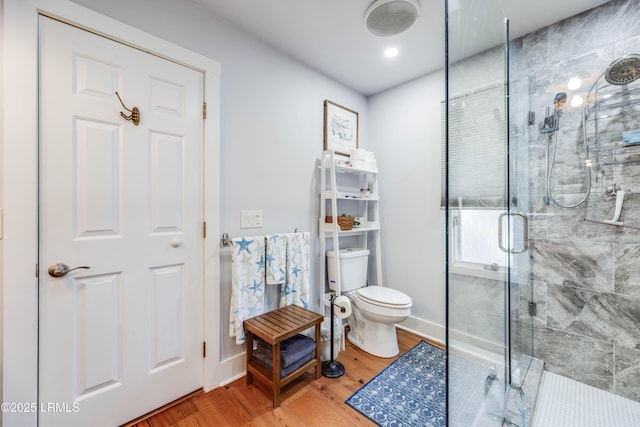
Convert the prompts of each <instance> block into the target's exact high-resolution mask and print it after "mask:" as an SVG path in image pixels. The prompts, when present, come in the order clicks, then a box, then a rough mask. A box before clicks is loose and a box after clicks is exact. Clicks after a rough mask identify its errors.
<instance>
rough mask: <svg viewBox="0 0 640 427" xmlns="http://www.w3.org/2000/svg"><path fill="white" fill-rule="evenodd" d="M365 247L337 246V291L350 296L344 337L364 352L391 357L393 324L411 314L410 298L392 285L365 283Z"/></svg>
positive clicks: (331, 261) (331, 258)
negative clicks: (339, 284)
mask: <svg viewBox="0 0 640 427" xmlns="http://www.w3.org/2000/svg"><path fill="white" fill-rule="evenodd" d="M335 258H336V257H335V252H334V251H328V252H327V273H328V278H329V288H330V289H331V290H334V291H335V290H336V289H335V288H336V268H335V267H336V265H335ZM368 260H369V251H368V250H367V249H355V248H354V249H340V277H341V278H342V280H341V281H340V283H341V289H340V292H341V294H343V295H346V296H347V297H349V299H350V300H351V305H352V308H353V313H352V315H351V316H349V319H348V321H349V327H350V331H349V334H348V335H347V339H348V340H349V341H351V342H352V343H353V344H355V345H356V346H358V347H360V348H361V349H363V350H364V351H366V352H367V353H371V354H373V355H374V356H378V357H393V356H396V355H397V354H398V353H399V349H398V338H397V337H396V328H395V324H396V323H400V322H402V321H403V320H405V319H406V318H407V316H409V314H411V306H412V304H413V303H412V302H411V298H410V297H409V296H408V295H406V294H404V293H402V292H400V291H398V290H395V289H391V288H387V287H383V286H367V267H368Z"/></svg>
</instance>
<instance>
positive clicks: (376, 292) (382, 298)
mask: <svg viewBox="0 0 640 427" xmlns="http://www.w3.org/2000/svg"><path fill="white" fill-rule="evenodd" d="M357 292H358V296H359V297H360V298H362V299H363V300H364V301H367V302H368V303H371V304H375V305H380V306H384V307H393V308H406V307H411V298H410V297H409V296H408V295H406V294H404V293H402V292H400V291H397V290H395V289H391V288H386V287H384V286H367V287H364V288H360V289H358V291H357Z"/></svg>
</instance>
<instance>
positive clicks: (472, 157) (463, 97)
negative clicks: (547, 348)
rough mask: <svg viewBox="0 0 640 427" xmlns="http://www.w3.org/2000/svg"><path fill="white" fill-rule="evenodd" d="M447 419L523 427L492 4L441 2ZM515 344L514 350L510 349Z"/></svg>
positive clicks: (498, 33) (518, 234)
mask: <svg viewBox="0 0 640 427" xmlns="http://www.w3.org/2000/svg"><path fill="white" fill-rule="evenodd" d="M446 5H447V38H446V40H447V69H446V76H447V86H446V88H447V99H446V101H445V103H444V107H445V108H444V109H443V113H444V115H445V117H446V138H445V140H446V144H445V148H446V149H445V150H444V153H445V159H444V160H445V163H446V183H447V185H446V186H445V191H444V194H443V205H444V206H446V211H447V244H448V250H447V277H446V278H447V356H448V357H447V364H448V369H447V372H448V376H447V390H448V394H447V416H448V425H449V426H452V427H469V426H475V425H477V426H500V425H502V423H503V420H504V419H505V418H506V419H507V420H508V421H509V422H510V423H512V424H511V425H518V426H524V425H525V423H524V422H523V416H524V417H526V413H525V411H520V410H521V409H523V408H524V406H523V404H522V402H524V400H523V394H522V390H521V389H520V386H521V382H522V378H524V376H525V374H526V372H527V370H528V367H529V358H527V357H522V354H524V353H527V350H529V349H530V347H531V339H532V337H531V334H530V333H527V331H528V328H529V326H528V325H526V324H524V323H523V322H520V321H517V322H512V317H513V316H518V312H519V307H518V304H511V301H512V300H513V301H516V299H515V296H514V295H513V294H515V293H518V292H520V290H519V289H518V286H517V285H516V282H517V281H514V280H512V279H513V278H512V267H513V265H514V263H526V262H527V261H526V257H527V255H526V251H527V236H526V232H527V216H526V214H523V213H521V212H519V210H518V197H517V191H516V190H517V183H518V180H517V176H518V175H517V168H516V167H515V162H514V164H511V161H510V159H511V158H512V157H513V158H515V156H513V155H512V153H511V152H510V151H511V150H513V148H512V147H511V146H510V144H509V122H508V117H509V104H508V93H509V84H508V83H509V80H508V76H509V67H508V64H509V37H508V21H507V20H506V19H505V16H504V13H503V11H502V9H501V7H500V2H499V1H497V0H495V1H494V0H489V1H487V0H483V1H480V0H476V1H469V2H459V1H456V0H447V4H446ZM510 337H517V338H516V341H517V342H519V343H520V344H519V345H517V346H512V345H511V338H510Z"/></svg>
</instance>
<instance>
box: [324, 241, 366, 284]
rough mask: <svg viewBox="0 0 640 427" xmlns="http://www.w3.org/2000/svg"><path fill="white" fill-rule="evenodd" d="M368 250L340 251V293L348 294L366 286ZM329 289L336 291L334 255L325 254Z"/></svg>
mask: <svg viewBox="0 0 640 427" xmlns="http://www.w3.org/2000/svg"><path fill="white" fill-rule="evenodd" d="M368 263H369V250H368V249H360V248H348V249H340V277H341V278H342V280H341V281H340V283H341V287H340V292H349V291H353V290H355V289H359V288H362V287H364V286H366V285H367V266H368ZM327 275H328V278H329V289H331V290H333V291H335V290H336V254H335V252H334V251H328V252H327Z"/></svg>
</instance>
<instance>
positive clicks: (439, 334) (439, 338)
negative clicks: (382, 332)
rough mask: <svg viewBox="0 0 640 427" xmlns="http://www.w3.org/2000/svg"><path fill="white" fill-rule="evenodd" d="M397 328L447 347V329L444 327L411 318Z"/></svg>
mask: <svg viewBox="0 0 640 427" xmlns="http://www.w3.org/2000/svg"><path fill="white" fill-rule="evenodd" d="M396 327H398V328H400V329H404V330H406V331H409V332H411V333H414V334H416V335H419V336H421V337H424V338H426V339H428V340H430V341H433V342H436V343H438V344H442V345H445V327H444V326H443V325H439V324H437V323H434V322H429V321H428V320H424V319H420V318H418V317H413V316H409V317H407V319H406V320H405V321H404V322H402V323H398V324H397V325H396Z"/></svg>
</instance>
